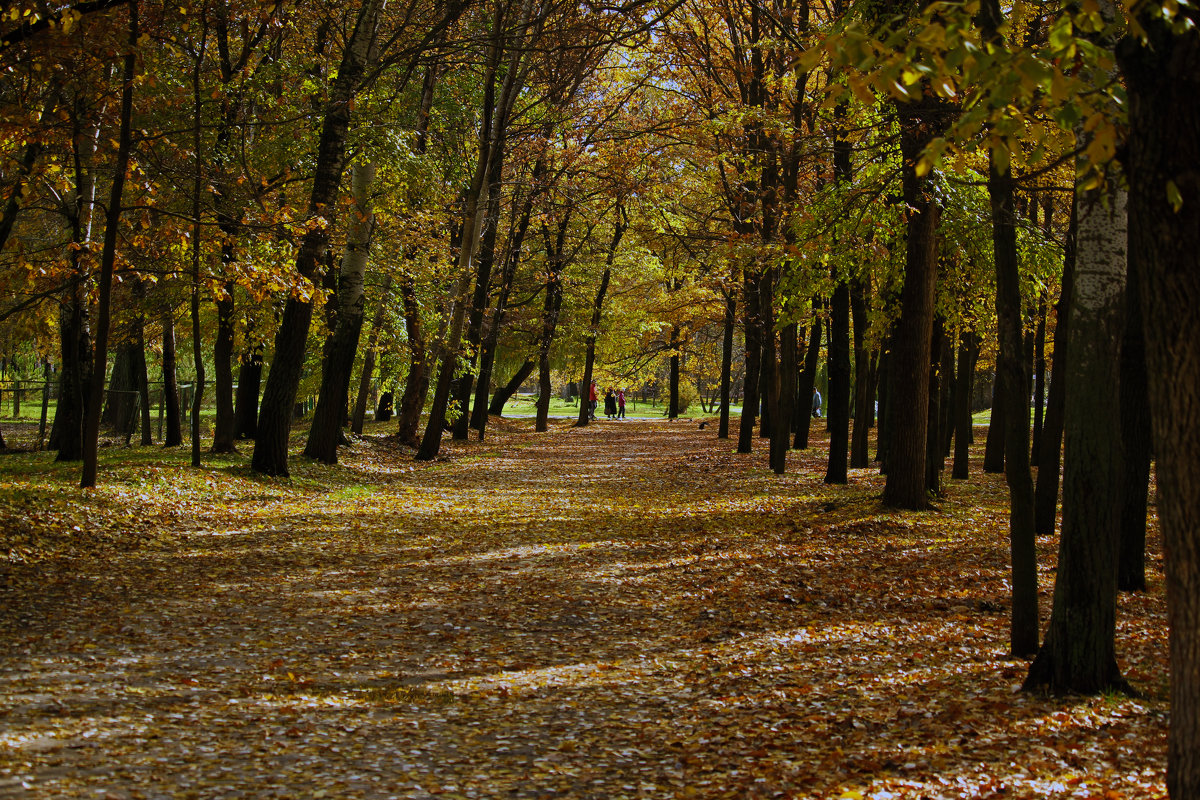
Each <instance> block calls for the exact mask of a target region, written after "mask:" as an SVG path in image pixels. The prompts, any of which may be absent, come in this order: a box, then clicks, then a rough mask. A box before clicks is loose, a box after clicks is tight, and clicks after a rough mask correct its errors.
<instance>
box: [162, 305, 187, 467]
mask: <svg viewBox="0 0 1200 800" xmlns="http://www.w3.org/2000/svg"><path fill="white" fill-rule="evenodd" d="M177 364H178V353H177V352H176V350H175V317H174V315H173V314H172V313H171V312H170V311H164V312H163V315H162V380H163V405H164V407H165V408H166V415H167V423H166V430H165V431H164V433H163V446H164V447H178V446H179V445H181V444H183V428H182V427H181V426H180V420H179V378H178V370H177Z"/></svg>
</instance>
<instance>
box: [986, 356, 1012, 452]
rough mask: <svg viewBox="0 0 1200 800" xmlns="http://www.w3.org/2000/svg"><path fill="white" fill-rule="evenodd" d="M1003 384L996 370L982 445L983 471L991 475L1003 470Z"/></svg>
mask: <svg viewBox="0 0 1200 800" xmlns="http://www.w3.org/2000/svg"><path fill="white" fill-rule="evenodd" d="M1006 408H1007V406H1006V405H1005V402H1004V384H1003V383H1002V382H1001V381H1000V374H999V371H997V373H996V375H995V376H993V378H992V414H991V419H990V420H988V432H987V442H986V443H985V444H984V446H983V471H984V472H988V473H991V474H993V475H996V474H999V473H1001V472H1004V413H1005V409H1006Z"/></svg>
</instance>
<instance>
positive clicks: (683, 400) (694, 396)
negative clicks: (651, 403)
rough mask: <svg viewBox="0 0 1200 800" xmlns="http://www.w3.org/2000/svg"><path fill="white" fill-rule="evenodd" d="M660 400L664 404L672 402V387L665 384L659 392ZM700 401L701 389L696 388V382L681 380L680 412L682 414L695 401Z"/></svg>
mask: <svg viewBox="0 0 1200 800" xmlns="http://www.w3.org/2000/svg"><path fill="white" fill-rule="evenodd" d="M658 401H659V402H660V403H662V404H663V405H664V406H666V405H668V404H669V403H670V402H671V387H670V386H669V385H668V386H663V387H662V388H661V389H660V390H659V392H658ZM699 402H700V390H699V389H697V388H696V384H694V383H690V382H688V381H680V382H679V409H678V411H679V413H680V414H682V413H684V412H685V411H687V410H688V408H689V407H690V406H691V405H692V404H693V403H699Z"/></svg>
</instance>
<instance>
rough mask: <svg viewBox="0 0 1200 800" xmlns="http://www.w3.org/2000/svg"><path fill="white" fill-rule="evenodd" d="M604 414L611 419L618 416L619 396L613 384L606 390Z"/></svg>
mask: <svg viewBox="0 0 1200 800" xmlns="http://www.w3.org/2000/svg"><path fill="white" fill-rule="evenodd" d="M604 416H606V417H608V418H609V419H612V418H613V417H615V416H617V396H616V395H615V394H613V390H612V387H611V386H610V387H608V388H607V389H605V390H604Z"/></svg>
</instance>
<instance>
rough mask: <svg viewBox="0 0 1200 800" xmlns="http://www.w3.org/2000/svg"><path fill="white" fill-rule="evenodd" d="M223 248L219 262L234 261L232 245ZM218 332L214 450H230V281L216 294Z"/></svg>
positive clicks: (233, 429)
mask: <svg viewBox="0 0 1200 800" xmlns="http://www.w3.org/2000/svg"><path fill="white" fill-rule="evenodd" d="M222 250H224V251H226V252H224V253H223V254H222V259H221V260H222V263H225V264H231V263H232V261H233V258H234V256H233V250H232V245H230V244H228V243H227V244H226V245H224V246H223V248H222ZM216 306H217V332H216V337H215V339H214V341H213V396H214V397H215V398H216V401H217V409H216V411H217V413H216V416H215V417H214V418H213V443H212V452H214V453H233V452H236V451H237V417H236V416H235V415H234V406H233V342H234V329H233V326H234V318H233V311H234V304H233V282H232V281H226V282H225V285H224V286H223V287H222V288H221V294H220V295H219V296H218V297H217V302H216Z"/></svg>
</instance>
